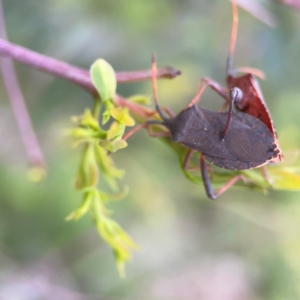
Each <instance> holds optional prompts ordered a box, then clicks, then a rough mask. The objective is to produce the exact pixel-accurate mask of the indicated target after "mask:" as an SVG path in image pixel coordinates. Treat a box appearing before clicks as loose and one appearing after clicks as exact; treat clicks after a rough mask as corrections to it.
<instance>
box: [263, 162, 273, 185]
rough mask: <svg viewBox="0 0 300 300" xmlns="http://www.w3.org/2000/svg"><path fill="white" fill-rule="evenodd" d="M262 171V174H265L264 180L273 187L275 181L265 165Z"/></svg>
mask: <svg viewBox="0 0 300 300" xmlns="http://www.w3.org/2000/svg"><path fill="white" fill-rule="evenodd" d="M261 171H262V174H263V176H264V178H265V179H266V181H267V182H268V183H269V184H270V185H271V186H272V185H273V180H272V178H271V177H270V176H269V174H268V171H267V168H266V166H265V165H264V166H262V167H261Z"/></svg>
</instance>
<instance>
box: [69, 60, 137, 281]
mask: <svg viewBox="0 0 300 300" xmlns="http://www.w3.org/2000/svg"><path fill="white" fill-rule="evenodd" d="M90 74H91V79H92V82H93V84H94V86H95V88H96V89H97V91H98V93H99V95H100V98H95V99H94V108H93V113H91V111H90V110H89V109H86V110H85V112H84V114H83V116H80V117H74V118H73V120H74V121H75V122H77V127H76V128H72V129H69V130H68V131H67V134H68V135H69V136H71V137H72V138H73V139H74V140H75V145H78V144H83V147H84V149H83V152H82V157H81V161H80V165H79V170H78V172H77V175H76V179H75V188H76V189H77V190H78V191H80V192H81V193H82V194H83V200H82V203H81V205H80V206H79V207H78V208H77V209H76V210H75V211H73V212H72V213H71V214H69V215H68V216H67V218H66V219H67V220H68V221H69V220H78V219H80V218H81V217H83V216H84V215H85V214H86V213H87V212H88V211H90V212H91V213H92V217H93V219H94V222H95V225H96V227H97V230H98V232H99V234H100V236H101V237H102V238H103V239H104V241H105V242H106V243H107V244H108V245H109V246H111V248H112V249H113V252H114V255H115V259H116V264H117V268H118V271H119V274H120V276H122V277H124V276H125V263H126V262H128V261H129V260H130V259H131V252H130V249H137V248H138V246H137V245H136V244H135V242H134V241H133V240H132V239H131V238H130V237H129V235H128V234H127V233H126V232H125V231H124V230H123V229H122V228H121V227H120V225H119V224H118V223H116V222H115V221H114V220H113V219H111V218H110V215H111V212H110V211H109V210H108V209H107V208H106V203H107V202H108V201H109V200H110V199H113V200H115V199H116V198H119V197H120V196H121V195H123V196H126V194H127V192H124V191H125V190H124V191H123V192H122V191H118V190H119V184H118V182H117V180H118V179H121V178H122V177H123V175H124V172H123V171H122V170H119V169H117V168H116V167H115V165H114V162H113V160H112V157H111V156H109V153H108V151H109V152H110V153H114V152H116V151H117V150H120V149H122V148H125V147H126V146H127V143H126V141H124V140H122V137H123V134H124V131H125V128H126V126H133V125H134V120H133V119H132V118H131V116H130V115H129V113H128V109H126V108H119V107H115V105H114V102H113V101H114V98H115V94H116V86H117V83H116V75H115V72H114V70H113V68H112V66H111V65H110V64H109V63H107V62H106V61H105V60H103V59H98V60H97V61H96V62H94V63H93V65H92V66H91V69H90ZM101 111H103V113H102V118H101V119H102V123H104V124H106V123H107V122H108V121H109V120H110V119H112V122H111V125H110V127H109V128H108V130H104V129H103V128H101V126H100V124H99V117H100V112H101ZM103 178H104V179H106V180H107V183H108V184H109V186H110V189H111V190H113V191H114V192H115V194H112V195H108V194H105V192H104V191H102V190H101V189H99V187H98V186H99V184H100V183H101V181H103V180H102V179H103ZM126 190H127V189H126Z"/></svg>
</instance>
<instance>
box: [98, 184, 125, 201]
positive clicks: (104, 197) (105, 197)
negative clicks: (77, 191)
mask: <svg viewBox="0 0 300 300" xmlns="http://www.w3.org/2000/svg"><path fill="white" fill-rule="evenodd" d="M128 192H129V188H128V186H125V187H124V189H123V191H121V192H120V193H118V194H106V193H103V192H99V193H100V194H101V199H102V201H118V200H120V199H122V198H124V197H126V196H127V194H128Z"/></svg>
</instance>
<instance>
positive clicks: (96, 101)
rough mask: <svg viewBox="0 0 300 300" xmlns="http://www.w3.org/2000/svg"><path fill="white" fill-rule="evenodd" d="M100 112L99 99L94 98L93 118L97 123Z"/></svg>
mask: <svg viewBox="0 0 300 300" xmlns="http://www.w3.org/2000/svg"><path fill="white" fill-rule="evenodd" d="M100 111H101V99H100V97H99V96H98V97H94V107H93V117H94V118H95V119H96V120H98V121H99V116H100Z"/></svg>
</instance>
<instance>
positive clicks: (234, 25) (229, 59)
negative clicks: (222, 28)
mask: <svg viewBox="0 0 300 300" xmlns="http://www.w3.org/2000/svg"><path fill="white" fill-rule="evenodd" d="M238 22H239V17H238V11H237V5H236V3H235V2H234V1H232V29H231V37H230V44H229V50H228V56H227V63H226V74H227V75H230V73H231V66H232V58H233V53H234V48H235V44H236V36H237V29H238Z"/></svg>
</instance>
